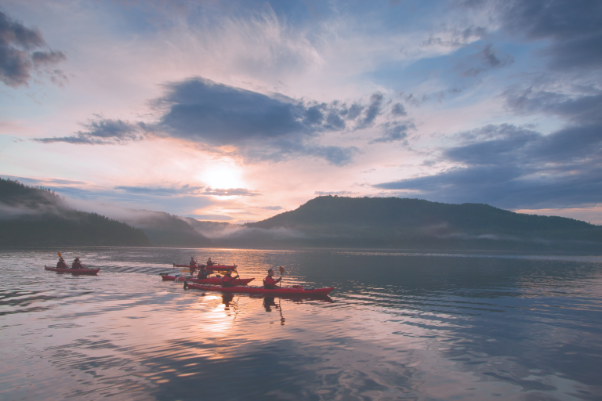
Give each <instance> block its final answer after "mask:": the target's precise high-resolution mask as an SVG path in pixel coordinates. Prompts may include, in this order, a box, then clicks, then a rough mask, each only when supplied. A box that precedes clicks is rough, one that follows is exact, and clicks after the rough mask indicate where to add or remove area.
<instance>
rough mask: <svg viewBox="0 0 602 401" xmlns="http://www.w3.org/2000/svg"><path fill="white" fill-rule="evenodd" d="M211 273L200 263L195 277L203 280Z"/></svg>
mask: <svg viewBox="0 0 602 401" xmlns="http://www.w3.org/2000/svg"><path fill="white" fill-rule="evenodd" d="M210 274H211V273H209V272H208V271H207V270H205V265H201V267H200V268H199V274H198V275H197V278H198V279H199V280H204V279H206V278H207V277H209V275H210Z"/></svg>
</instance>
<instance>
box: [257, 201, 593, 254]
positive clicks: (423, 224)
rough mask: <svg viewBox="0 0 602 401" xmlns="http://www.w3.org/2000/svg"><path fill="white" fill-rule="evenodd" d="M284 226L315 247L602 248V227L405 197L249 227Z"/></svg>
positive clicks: (307, 209) (337, 204)
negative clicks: (296, 232)
mask: <svg viewBox="0 0 602 401" xmlns="http://www.w3.org/2000/svg"><path fill="white" fill-rule="evenodd" d="M246 226H247V227H249V228H261V229H273V228H277V227H282V228H286V229H292V230H296V231H298V232H301V233H303V234H305V235H306V236H307V237H308V239H307V240H305V241H303V242H305V243H312V244H319V243H322V244H328V245H343V246H345V245H353V246H356V245H358V246H359V245H360V244H365V245H366V246H369V245H374V246H392V247H399V246H402V247H405V246H407V247H418V248H450V247H451V248H454V247H462V248H466V247H468V248H476V249H484V248H487V249H503V248H512V249H516V248H549V247H551V246H556V245H557V243H564V244H568V243H571V244H572V246H574V247H577V248H579V247H580V245H579V244H578V243H581V244H582V245H583V246H585V247H587V248H592V247H594V248H596V249H598V248H600V249H602V227H599V226H595V225H592V224H589V223H586V222H583V221H578V220H574V219H568V218H564V217H548V216H534V215H525V214H519V213H514V212H510V211H507V210H502V209H498V208H495V207H493V206H489V205H484V204H468V203H467V204H462V205H453V204H445V203H437V202H429V201H425V200H419V199H402V198H347V197H336V196H334V197H333V196H321V197H318V198H315V199H312V200H310V201H309V202H307V203H306V204H304V205H302V206H301V207H299V208H298V209H296V210H293V211H290V212H285V213H281V214H279V215H276V216H274V217H271V218H269V219H266V220H263V221H260V222H257V223H248V224H246Z"/></svg>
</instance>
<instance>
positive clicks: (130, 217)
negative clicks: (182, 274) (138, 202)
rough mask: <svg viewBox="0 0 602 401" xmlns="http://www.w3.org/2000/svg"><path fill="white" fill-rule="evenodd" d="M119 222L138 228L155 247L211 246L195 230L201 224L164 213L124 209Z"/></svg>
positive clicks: (203, 236) (199, 231)
mask: <svg viewBox="0 0 602 401" xmlns="http://www.w3.org/2000/svg"><path fill="white" fill-rule="evenodd" d="M124 211H125V212H126V213H125V214H123V215H122V216H121V217H120V220H122V221H124V222H126V223H128V224H131V225H132V226H134V227H137V228H140V229H141V230H142V231H144V233H145V234H146V235H147V236H148V237H149V238H150V240H151V242H152V244H153V245H156V246H175V247H189V248H200V247H207V246H210V245H211V240H210V239H209V238H207V237H206V236H205V235H203V234H202V232H201V230H198V231H197V229H196V228H195V227H197V223H198V226H199V227H200V226H202V224H201V222H198V221H197V220H194V219H191V218H188V217H180V216H174V215H171V214H169V213H165V212H154V211H148V210H136V209H124Z"/></svg>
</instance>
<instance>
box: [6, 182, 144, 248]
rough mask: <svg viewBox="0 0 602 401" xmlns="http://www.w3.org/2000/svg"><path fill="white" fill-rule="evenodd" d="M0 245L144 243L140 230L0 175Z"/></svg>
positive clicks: (45, 190)
mask: <svg viewBox="0 0 602 401" xmlns="http://www.w3.org/2000/svg"><path fill="white" fill-rule="evenodd" d="M0 245H21V246H22V245H31V246H47V245H110V246H148V245H151V242H150V240H149V238H148V237H147V236H146V235H145V234H144V232H143V231H142V230H139V229H137V228H134V227H131V226H129V225H127V224H125V223H120V222H118V221H115V220H111V219H109V218H107V217H105V216H101V215H99V214H96V213H86V212H79V211H76V210H73V209H71V208H69V207H68V206H67V204H66V203H65V202H64V201H63V200H62V198H61V197H60V196H58V195H56V194H55V193H54V192H52V191H50V190H48V189H44V188H33V187H28V186H26V185H23V184H21V183H19V182H17V181H12V180H5V179H1V178H0Z"/></svg>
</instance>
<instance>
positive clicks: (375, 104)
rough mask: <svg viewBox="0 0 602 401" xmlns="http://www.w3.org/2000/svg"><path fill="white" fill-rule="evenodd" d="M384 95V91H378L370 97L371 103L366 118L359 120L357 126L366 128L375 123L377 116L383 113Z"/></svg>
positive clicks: (365, 114)
mask: <svg viewBox="0 0 602 401" xmlns="http://www.w3.org/2000/svg"><path fill="white" fill-rule="evenodd" d="M383 99H384V96H383V94H382V93H379V92H376V93H374V94H372V96H371V97H370V104H369V105H368V107H367V108H366V112H365V113H364V118H363V119H362V120H361V121H360V122H359V124H358V126H357V128H359V129H361V128H366V127H369V126H371V125H372V123H374V120H375V119H376V117H377V116H378V115H379V114H380V113H381V107H382V104H383Z"/></svg>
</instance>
